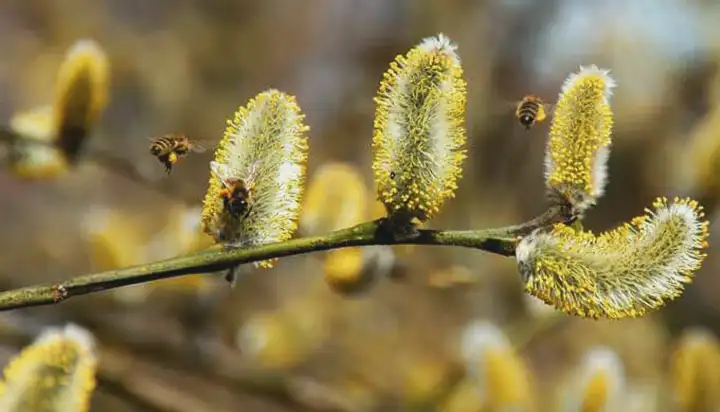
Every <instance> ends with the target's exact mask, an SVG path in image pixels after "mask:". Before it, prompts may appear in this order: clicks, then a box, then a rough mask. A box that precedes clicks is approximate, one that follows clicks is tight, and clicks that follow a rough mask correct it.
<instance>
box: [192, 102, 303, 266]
mask: <svg viewBox="0 0 720 412" xmlns="http://www.w3.org/2000/svg"><path fill="white" fill-rule="evenodd" d="M304 117H305V116H304V115H303V114H302V112H301V111H300V107H299V106H298V105H297V103H296V101H295V98H294V97H293V96H290V95H288V94H285V93H283V92H280V91H277V90H268V91H265V92H262V93H260V94H258V95H257V96H256V97H255V98H253V99H251V100H250V102H249V103H248V104H247V105H246V106H245V107H240V108H239V109H238V110H237V112H236V113H235V117H234V119H233V120H231V121H229V122H228V126H227V129H226V130H225V134H224V136H223V138H222V140H221V141H220V143H219V144H218V146H217V149H216V150H215V160H214V161H213V162H212V163H211V173H210V181H209V183H208V190H207V193H206V195H205V199H204V201H203V212H202V225H203V230H204V231H205V233H207V234H209V235H211V236H212V237H213V238H214V239H215V241H216V242H221V243H223V244H225V245H226V246H233V247H243V246H250V245H257V244H264V243H272V242H280V241H283V240H287V239H289V238H290V237H291V236H292V235H293V233H294V232H295V230H296V229H297V220H298V216H299V214H300V206H301V202H302V196H303V192H304V189H305V187H304V184H305V169H306V162H307V152H308V139H307V136H306V132H307V131H308V130H309V128H308V127H307V126H305V125H304V124H303V119H304ZM220 170H222V171H223V173H224V174H225V176H224V177H223V176H219V175H218V171H220ZM221 178H233V179H242V180H245V181H246V182H251V183H252V184H253V188H252V198H253V202H252V203H253V206H252V208H251V209H250V211H249V213H248V214H247V216H244V217H234V216H232V215H231V214H230V213H229V211H227V210H225V208H224V204H223V201H222V198H221V197H220V191H221V189H222V188H223V183H222V180H221ZM257 265H258V266H263V267H269V266H272V261H264V262H260V263H259V264H257Z"/></svg>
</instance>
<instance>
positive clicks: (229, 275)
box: [225, 266, 238, 289]
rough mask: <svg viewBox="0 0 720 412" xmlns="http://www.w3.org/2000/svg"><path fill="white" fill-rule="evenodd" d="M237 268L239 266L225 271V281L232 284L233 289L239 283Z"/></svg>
mask: <svg viewBox="0 0 720 412" xmlns="http://www.w3.org/2000/svg"><path fill="white" fill-rule="evenodd" d="M237 268H238V266H233V267H231V268H230V269H228V271H227V272H226V273H225V281H226V282H227V283H229V284H230V288H231V289H234V288H235V284H236V283H237V273H235V271H236V270H237Z"/></svg>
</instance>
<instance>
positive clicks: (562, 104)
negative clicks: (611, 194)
mask: <svg viewBox="0 0 720 412" xmlns="http://www.w3.org/2000/svg"><path fill="white" fill-rule="evenodd" d="M615 86H616V84H615V81H614V80H613V79H612V78H611V77H610V75H609V70H605V69H599V68H598V67H597V66H595V65H592V66H588V67H584V66H580V70H579V71H578V72H576V73H572V74H570V75H569V76H568V77H567V79H566V80H565V82H564V83H563V86H562V90H561V92H560V95H559V97H558V101H557V103H556V105H555V110H554V113H553V119H552V122H551V125H550V136H549V139H548V144H547V149H546V155H545V183H546V186H547V189H548V195H549V197H550V198H551V199H552V200H553V201H555V202H562V203H569V204H570V205H572V206H573V209H574V212H575V213H576V214H578V215H580V214H582V213H584V212H585V211H586V210H587V209H589V208H590V207H592V206H593V205H594V204H595V203H596V201H597V199H598V198H599V197H600V196H602V195H603V192H604V190H605V185H606V183H607V170H606V165H607V161H608V158H609V156H610V144H611V139H610V135H611V132H612V126H613V114H612V111H611V109H610V97H611V96H612V89H613V88H614V87H615Z"/></svg>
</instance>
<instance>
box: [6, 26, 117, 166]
mask: <svg viewBox="0 0 720 412" xmlns="http://www.w3.org/2000/svg"><path fill="white" fill-rule="evenodd" d="M108 93H109V62H108V59H107V56H106V55H105V52H104V51H103V49H102V48H101V47H100V45H99V44H97V43H96V42H95V41H93V40H90V39H81V40H78V41H77V42H76V43H75V44H73V46H72V47H71V48H70V49H69V50H68V52H67V54H66V56H65V59H64V60H63V63H62V64H61V66H60V69H59V71H58V78H57V80H56V85H55V97H54V102H53V104H52V105H51V106H43V107H39V108H33V109H30V110H27V111H23V112H19V113H17V114H15V115H14V116H13V118H12V119H11V121H10V128H11V129H12V130H13V131H14V132H15V133H16V134H17V135H18V136H19V141H17V142H15V143H14V146H15V147H13V148H12V151H13V154H12V157H11V166H12V171H13V172H14V173H15V174H16V175H18V176H19V177H22V178H26V179H47V178H53V177H56V176H59V175H61V174H62V173H63V172H65V171H67V170H68V167H69V166H70V165H73V164H75V163H76V162H77V160H78V159H79V158H80V155H81V152H82V148H83V145H84V143H85V141H86V140H87V137H88V136H89V135H90V134H91V133H92V131H93V130H94V129H95V126H96V124H97V121H98V119H99V117H100V114H101V113H102V111H103V110H104V109H105V106H106V105H107V100H108Z"/></svg>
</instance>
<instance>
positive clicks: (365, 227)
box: [0, 206, 568, 310]
mask: <svg viewBox="0 0 720 412" xmlns="http://www.w3.org/2000/svg"><path fill="white" fill-rule="evenodd" d="M567 220H568V210H567V207H565V206H552V207H551V208H549V209H548V211H547V212H545V213H544V214H542V215H540V216H538V217H537V218H535V219H533V220H531V221H528V222H525V223H522V224H519V225H513V226H507V227H503V228H497V229H484V230H469V231H452V230H418V231H416V232H415V233H412V234H410V235H405V236H403V237H396V236H394V235H393V233H392V232H391V231H389V230H388V229H387V220H386V219H379V220H375V221H372V222H367V223H363V224H360V225H357V226H353V227H351V228H347V229H342V230H338V231H335V232H331V233H329V234H326V235H321V236H310V237H303V238H298V239H292V240H289V241H286V242H279V243H272V244H267V245H262V246H256V247H251V248H242V249H240V248H223V247H221V246H213V247H210V248H208V249H205V250H202V251H199V252H195V253H191V254H186V255H182V256H178V257H175V258H171V259H166V260H162V261H158V262H154V263H149V264H143V265H137V266H131V267H126V268H122V269H117V270H109V271H106V272H101V273H95V274H91V275H85V276H79V277H75V278H72V279H69V280H67V281H64V282H61V283H58V284H54V285H38V286H28V287H25V288H20V289H14V290H9V291H5V292H0V310H9V309H17V308H22V307H28V306H42V305H50V304H54V303H58V302H61V301H63V300H66V299H68V298H71V297H73V296H80V295H85V294H89V293H93V292H100V291H104V290H109V289H114V288H119V287H122V286H129V285H135V284H139V283H145V282H150V281H153V280H159V279H167V278H173V277H178V276H183V275H192V274H199V273H208V272H217V271H220V270H225V269H231V268H234V267H236V266H237V265H241V264H244V263H251V262H258V261H262V260H267V259H273V258H280V257H284V256H292V255H300V254H305V253H310V252H319V251H324V250H330V249H339V248H344V247H351V246H371V245H402V244H414V245H438V246H461V247H467V248H473V249H479V250H484V251H487V252H490V253H495V254H498V255H502V256H512V255H514V253H515V245H516V242H517V236H522V235H523V234H526V233H528V232H529V231H531V230H533V229H535V228H539V227H545V226H548V225H551V224H553V223H556V222H560V221H567Z"/></svg>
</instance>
